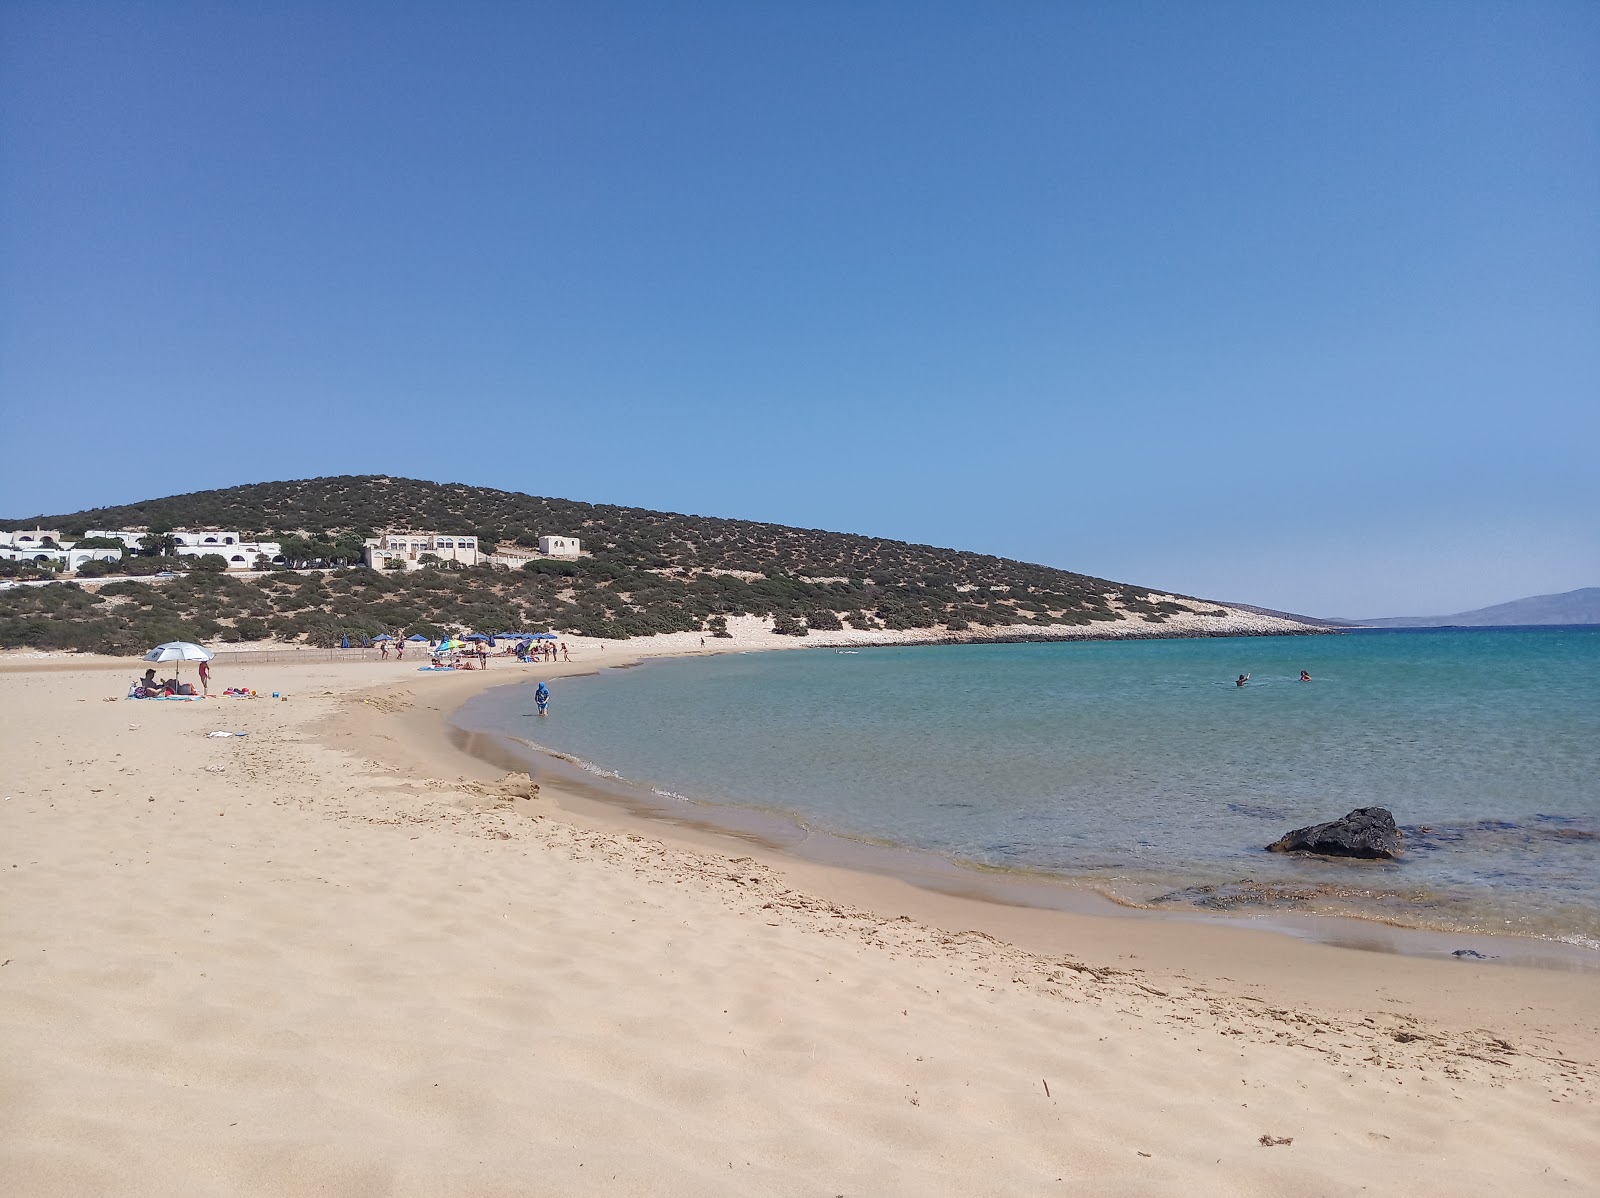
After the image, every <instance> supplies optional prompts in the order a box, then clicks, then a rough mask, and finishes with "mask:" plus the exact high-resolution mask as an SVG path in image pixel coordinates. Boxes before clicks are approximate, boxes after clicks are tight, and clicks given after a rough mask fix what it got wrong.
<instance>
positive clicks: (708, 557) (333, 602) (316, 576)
mask: <svg viewBox="0 0 1600 1198" xmlns="http://www.w3.org/2000/svg"><path fill="white" fill-rule="evenodd" d="M36 524H39V525H43V526H44V527H49V528H60V529H61V530H62V531H63V533H64V534H74V533H76V534H81V533H82V532H83V531H84V530H85V529H88V528H106V527H110V528H121V527H135V526H148V527H150V528H151V529H153V530H166V529H170V528H175V527H178V528H181V527H195V526H212V525H214V526H219V527H223V528H228V529H234V530H238V531H240V532H242V533H244V534H246V536H261V537H264V538H269V539H276V540H281V541H283V542H284V543H285V544H284V547H285V556H286V557H288V558H289V559H290V562H291V564H295V565H302V566H313V565H319V564H320V565H328V566H334V567H336V568H333V569H329V570H325V571H316V572H301V571H292V570H280V571H277V572H274V573H271V574H268V575H266V576H264V577H260V578H252V579H241V578H236V577H232V576H230V575H227V574H225V573H221V572H218V571H216V570H215V569H209V570H208V569H203V568H197V566H196V563H195V561H194V560H193V559H179V564H180V565H181V566H182V568H183V569H184V571H185V573H184V574H183V576H182V577H180V578H178V579H174V580H171V581H166V582H141V581H120V582H110V583H106V584H104V585H103V586H101V587H100V588H99V589H98V590H97V591H91V590H88V589H85V588H82V587H79V586H77V585H76V584H74V583H71V582H65V583H52V584H49V585H46V586H43V587H30V588H19V589H16V590H9V591H6V592H3V593H0V647H11V646H20V645H33V646H37V647H40V648H71V649H82V650H94V651H98V652H108V653H115V652H130V651H133V650H136V649H142V648H146V647H148V646H149V645H151V644H154V643H156V642H158V641H162V640H174V639H185V640H222V641H239V640H260V639H265V638H268V637H271V638H273V639H278V640H286V641H305V642H308V643H311V644H320V645H326V644H336V643H338V641H339V639H340V638H341V637H342V636H346V635H349V636H352V637H357V636H360V635H363V634H367V635H371V634H375V633H378V632H390V633H396V634H398V633H405V634H409V633H413V632H422V633H424V634H430V635H431V634H437V633H439V632H443V631H450V632H461V631H467V630H479V631H484V632H501V631H513V630H542V629H546V628H553V629H556V630H558V631H564V632H572V633H579V634H582V635H588V636H599V637H613V638H627V637H632V636H645V635H650V634H653V633H659V632H694V631H700V632H705V633H707V634H709V635H713V636H715V635H722V634H725V628H726V620H727V618H728V617H729V616H735V615H746V614H749V615H757V616H762V617H768V618H771V619H772V620H773V621H774V625H775V629H776V630H777V631H779V632H785V633H789V634H791V635H797V636H801V635H805V634H806V633H807V632H808V631H809V630H811V629H817V630H823V629H828V630H832V629H837V628H840V627H843V626H850V627H854V628H863V629H878V628H891V629H907V628H926V629H936V628H944V629H949V630H952V631H963V630H967V629H981V628H985V627H994V626H997V625H1018V624H1020V625H1050V624H1090V623H1093V622H1095V621H1100V620H1114V619H1119V618H1121V613H1122V612H1131V613H1135V614H1137V615H1139V616H1142V617H1143V618H1144V619H1145V620H1148V621H1150V622H1151V623H1161V622H1163V621H1165V620H1166V619H1167V617H1168V615H1170V614H1171V613H1173V612H1176V611H1181V610H1184V609H1185V606H1186V605H1182V604H1178V603H1173V602H1171V601H1169V600H1164V599H1160V598H1158V597H1153V596H1152V595H1151V594H1150V592H1149V591H1148V590H1145V589H1142V588H1137V587H1131V586H1127V585H1125V584H1121V583H1115V582H1108V581H1106V580H1104V579H1098V578H1091V577H1088V576H1085V575H1081V574H1073V573H1070V572H1068V571H1065V570H1054V569H1050V568H1048V567H1045V566H1036V565H1030V564H1027V563H1024V562H1016V561H1009V560H1007V559H1004V558H997V557H990V556H987V555H983V554H975V553H963V552H960V551H958V550H953V549H936V548H933V547H931V546H927V545H911V544H906V543H904V542H900V541H887V540H881V539H877V538H872V537H865V536H857V535H853V534H847V533H830V532H822V531H818V530H814V529H798V528H788V527H785V526H782V525H775V524H759V523H756V522H753V521H747V520H724V519H716V518H712V517H703V516H681V515H672V514H668V513H663V512H653V511H647V510H645V509H641V508H626V507H615V506H610V505H598V504H585V503H577V502H573V501H570V500H562V499H545V498H539V497H536V496H530V495H520V494H516V493H514V492H508V491H496V490H491V489H488V488H483V487H468V486H462V485H459V484H436V483H427V482H418V481H415V480H410V479H392V478H383V477H343V478H326V479H310V480H304V481H299V482H285V483H261V484H255V485H252V486H243V487H233V488H229V489H227V490H220V491H203V492H198V493H196V494H193V495H179V496H173V497H171V498H168V499H157V500H149V501H146V502H144V503H138V504H130V505H127V506H124V507H115V508H99V509H95V510H92V511H86V512H76V513H71V514H68V515H58V516H43V517H34V518H30V519H29V520H26V521H0V527H8V528H16V527H25V526H33V525H36ZM382 527H393V528H419V529H437V530H439V531H443V532H471V533H474V534H476V535H477V536H478V537H479V538H480V540H481V541H483V542H485V543H498V544H501V545H511V544H515V545H521V546H531V545H533V544H535V543H536V538H537V537H538V536H540V535H549V534H567V535H575V536H578V537H579V538H581V539H582V540H583V542H584V548H585V549H586V550H587V551H589V555H588V556H585V557H582V558H578V559H576V560H568V559H552V558H541V557H534V558H532V559H531V560H529V561H528V562H527V563H526V565H524V566H523V567H521V568H517V569H513V568H509V567H507V566H504V565H480V566H473V567H468V568H461V569H457V568H451V567H449V566H447V565H444V564H438V565H432V566H429V567H428V568H425V569H421V570H415V571H393V572H391V571H383V572H380V571H376V570H372V569H368V568H366V567H365V566H349V565H346V564H345V563H348V562H350V561H351V560H352V559H353V558H354V557H355V556H356V553H355V550H356V549H357V548H358V547H359V544H360V541H361V539H362V538H363V537H365V536H369V535H371V534H372V533H374V532H375V531H376V530H378V529H379V528H382ZM291 549H292V550H293V552H290V550H291ZM143 561H144V562H156V561H160V562H163V563H167V562H169V559H165V558H161V559H157V558H146V559H143ZM207 564H208V565H209V564H210V563H207ZM1219 614H1220V613H1219Z"/></svg>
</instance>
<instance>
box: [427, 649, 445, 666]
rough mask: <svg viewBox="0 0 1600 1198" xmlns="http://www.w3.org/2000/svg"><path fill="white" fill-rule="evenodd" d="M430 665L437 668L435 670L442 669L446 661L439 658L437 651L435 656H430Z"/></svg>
mask: <svg viewBox="0 0 1600 1198" xmlns="http://www.w3.org/2000/svg"><path fill="white" fill-rule="evenodd" d="M428 665H429V666H430V667H431V668H432V669H435V670H437V669H441V668H443V666H444V662H443V661H441V660H440V659H439V655H438V654H437V653H435V654H434V655H433V656H432V657H430V658H429V659H428Z"/></svg>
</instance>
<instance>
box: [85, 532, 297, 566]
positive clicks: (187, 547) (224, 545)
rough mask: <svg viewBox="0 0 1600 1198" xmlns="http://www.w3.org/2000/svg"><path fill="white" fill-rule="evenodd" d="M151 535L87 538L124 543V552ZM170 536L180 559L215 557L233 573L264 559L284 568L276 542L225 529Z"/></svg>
mask: <svg viewBox="0 0 1600 1198" xmlns="http://www.w3.org/2000/svg"><path fill="white" fill-rule="evenodd" d="M149 535H150V530H149V529H147V528H91V529H90V530H89V531H88V532H87V533H86V534H85V536H86V537H104V538H106V539H107V540H111V541H121V542H122V545H123V547H124V548H125V549H138V548H140V547H141V546H140V542H142V541H143V540H144V538H145V537H147V536H149ZM168 535H169V536H171V537H172V540H173V547H174V550H175V552H176V553H177V555H178V556H179V557H204V556H205V555H206V554H208V553H215V554H218V555H220V556H221V557H222V558H224V559H225V560H226V561H227V563H228V569H230V570H254V569H256V568H257V559H258V558H263V557H264V558H266V559H267V560H268V561H269V562H270V563H271V564H273V565H275V566H281V565H282V564H283V546H282V545H280V544H279V543H278V542H277V541H252V540H248V539H246V538H245V536H244V534H243V533H240V532H235V531H231V530H229V529H225V528H175V529H173V530H172V532H171V533H169V534H168ZM99 552H102V553H106V552H111V551H109V550H100V551H99ZM105 560H111V559H110V558H107V559H105Z"/></svg>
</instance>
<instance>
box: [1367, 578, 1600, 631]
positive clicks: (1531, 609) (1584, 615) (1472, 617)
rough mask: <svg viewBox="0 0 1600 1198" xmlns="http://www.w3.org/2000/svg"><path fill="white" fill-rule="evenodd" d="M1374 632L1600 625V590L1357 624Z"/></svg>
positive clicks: (1594, 589)
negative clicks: (1398, 629) (1394, 629)
mask: <svg viewBox="0 0 1600 1198" xmlns="http://www.w3.org/2000/svg"><path fill="white" fill-rule="evenodd" d="M1356 623H1358V624H1361V625H1364V626H1367V627H1372V628H1505V627H1508V626H1511V625H1514V624H1600V587H1580V588H1578V589H1577V590H1576V591H1566V592H1564V593H1562V594H1560V595H1534V596H1533V597H1532V598H1529V599H1513V600H1512V601H1511V602H1510V603H1497V604H1495V605H1494V606H1493V607H1480V608H1479V609H1478V610H1477V611H1462V612H1457V613H1456V614H1455V615H1453V616H1389V617H1386V618H1384V619H1381V620H1357V621H1356Z"/></svg>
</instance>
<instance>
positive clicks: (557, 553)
mask: <svg viewBox="0 0 1600 1198" xmlns="http://www.w3.org/2000/svg"><path fill="white" fill-rule="evenodd" d="M539 552H540V553H542V554H544V555H545V556H546V557H577V556H579V555H580V554H581V553H582V552H583V550H582V549H580V548H579V546H578V538H577V537H540V538H539Z"/></svg>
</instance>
